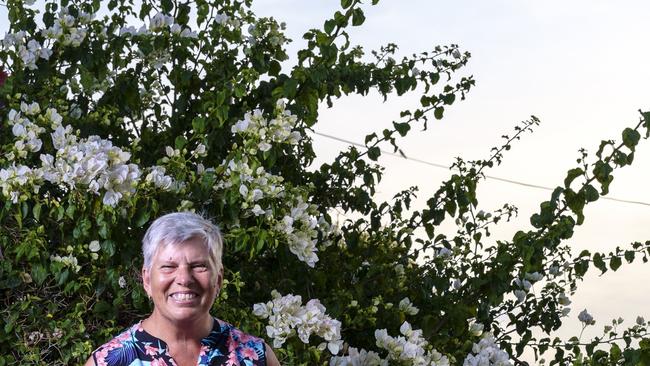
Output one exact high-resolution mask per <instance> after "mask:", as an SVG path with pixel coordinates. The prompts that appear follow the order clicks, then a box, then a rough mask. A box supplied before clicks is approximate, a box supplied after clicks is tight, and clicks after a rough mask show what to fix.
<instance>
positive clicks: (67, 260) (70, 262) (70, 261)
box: [50, 254, 81, 272]
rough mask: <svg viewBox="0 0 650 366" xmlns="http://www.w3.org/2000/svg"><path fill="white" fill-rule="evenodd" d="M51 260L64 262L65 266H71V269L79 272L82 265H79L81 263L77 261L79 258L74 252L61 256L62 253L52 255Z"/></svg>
mask: <svg viewBox="0 0 650 366" xmlns="http://www.w3.org/2000/svg"><path fill="white" fill-rule="evenodd" d="M50 260H51V261H52V262H59V263H62V264H63V265H64V266H65V267H70V269H72V270H73V271H75V272H79V270H80V269H81V266H79V263H78V262H77V258H76V257H75V256H74V255H72V254H69V255H67V256H65V257H61V256H60V255H51V256H50Z"/></svg>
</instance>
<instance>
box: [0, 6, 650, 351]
mask: <svg viewBox="0 0 650 366" xmlns="http://www.w3.org/2000/svg"><path fill="white" fill-rule="evenodd" d="M366 3H370V1H369V0H367V1H366ZM338 6H339V1H337V0H309V1H306V0H256V1H254V5H253V9H254V10H255V11H256V13H257V14H258V15H262V16H274V17H275V18H276V19H279V20H281V21H285V22H286V23H287V27H288V28H287V34H288V36H289V38H292V39H293V40H294V43H293V44H292V45H290V46H289V50H290V51H295V50H297V49H299V48H300V46H302V45H303V44H304V42H303V41H302V40H301V35H302V34H303V33H304V32H305V31H306V30H308V29H310V28H313V27H318V26H322V23H323V21H324V20H325V19H327V17H328V16H329V15H331V14H333V12H334V11H336V10H337V9H338ZM365 10H366V22H365V24H364V25H363V26H362V27H356V28H352V29H351V30H350V32H349V33H350V35H351V39H352V43H353V44H358V45H361V46H363V47H364V49H366V50H367V51H368V52H369V51H370V50H372V49H378V48H379V47H380V46H381V45H384V44H386V43H389V42H393V43H397V44H398V45H399V47H400V48H399V53H398V57H396V59H399V58H401V56H407V55H410V54H412V53H417V52H421V51H428V50H431V49H433V48H434V47H435V46H436V45H439V44H440V45H444V44H451V43H454V44H458V45H459V46H460V48H461V50H463V51H468V52H470V53H471V54H472V57H471V59H470V61H469V64H468V66H467V67H466V68H464V69H462V70H461V71H459V72H458V75H460V76H469V75H473V76H474V78H475V80H476V86H475V87H474V88H473V89H472V90H471V91H470V93H469V94H468V96H467V100H465V101H460V102H457V103H455V104H454V105H453V106H452V107H451V108H449V109H447V111H446V113H445V118H444V119H442V120H441V121H436V120H434V119H433V118H432V120H431V123H430V124H429V129H428V130H427V131H423V132H417V131H414V132H412V133H411V134H410V135H409V136H407V137H406V138H404V139H401V140H400V144H401V147H402V150H403V151H404V152H405V153H406V155H407V156H409V157H413V158H417V159H421V160H426V161H429V162H432V163H437V164H443V165H447V166H448V165H451V163H452V162H453V160H454V158H455V157H456V156H461V157H463V158H465V159H482V158H487V157H488V156H489V153H490V148H491V147H493V146H498V145H499V144H500V142H501V136H502V135H503V134H510V133H511V132H512V131H513V128H514V126H515V125H517V124H518V123H519V121H522V120H524V119H527V118H528V117H529V116H530V115H535V116H537V117H539V118H540V119H541V121H542V123H541V125H540V126H538V127H537V128H536V129H535V132H534V133H533V134H527V135H526V136H524V138H523V139H522V140H521V141H519V142H517V143H515V145H514V146H513V148H512V150H511V151H509V152H508V153H507V154H506V155H505V159H504V162H503V164H502V165H501V166H498V167H496V168H494V169H492V170H490V171H489V172H488V174H489V175H492V176H497V177H501V178H507V179H511V180H516V181H522V182H526V183H531V184H535V185H540V186H546V187H555V186H557V185H561V184H562V181H563V179H564V176H565V174H566V171H567V170H568V169H570V168H573V167H574V166H575V159H576V158H577V157H578V156H579V155H578V149H580V148H583V147H584V148H586V149H587V150H588V151H589V152H591V153H594V152H595V151H596V149H597V147H598V144H599V142H600V140H602V139H619V140H620V133H621V131H622V130H623V129H624V128H625V127H628V126H632V125H634V124H636V122H637V121H638V118H639V115H638V112H637V111H638V110H639V109H643V110H650V68H648V67H647V62H648V59H650V49H649V48H648V47H647V45H648V44H650V32H648V31H647V19H646V18H647V14H649V13H650V2H647V1H641V0H624V1H618V2H614V1H605V0H572V1H559V0H546V1H530V0H492V1H485V0H455V1H435V0H402V1H388V0H383V1H380V3H379V4H378V5H377V6H370V5H369V4H368V5H366V6H365ZM0 19H6V10H5V9H4V8H0ZM5 28H6V24H0V31H2V32H4V31H5V30H6V29H5ZM290 53H291V52H290ZM418 99H419V98H418V95H417V93H414V94H411V95H407V96H403V97H393V98H389V100H388V101H387V102H383V101H382V99H381V98H380V97H378V96H377V95H374V94H371V95H369V96H366V97H345V98H341V99H339V100H337V101H336V102H335V105H334V107H333V108H327V107H326V106H323V107H322V108H321V110H320V120H319V122H318V124H317V125H316V126H315V130H316V131H317V132H320V133H324V134H329V135H334V136H338V137H340V138H344V139H347V140H351V141H356V142H363V139H364V137H365V135H367V134H369V133H372V132H379V131H381V130H382V129H383V128H386V127H388V126H390V124H391V122H392V121H393V120H396V119H398V117H399V111H401V110H403V109H409V108H414V107H416V106H417V103H418ZM313 138H314V144H315V149H316V152H317V153H318V155H319V160H318V162H319V163H320V162H326V161H330V160H331V159H332V158H333V157H334V156H336V155H337V154H338V152H339V151H341V150H344V149H346V147H347V145H346V144H344V143H341V142H337V141H334V140H330V139H326V138H324V137H321V136H318V135H314V136H313ZM386 148H388V147H386ZM380 163H381V164H383V165H384V166H385V167H386V170H385V174H384V179H383V181H382V183H381V185H380V189H379V193H378V195H377V197H378V198H379V199H388V198H390V197H392V195H394V194H395V193H397V192H398V191H400V190H402V189H405V188H408V187H410V186H412V185H417V186H419V188H420V197H421V200H420V201H419V203H418V204H419V205H422V203H423V201H425V200H426V198H427V197H429V196H430V195H431V194H432V193H433V192H435V190H436V189H437V188H438V186H439V185H440V183H441V182H442V181H443V180H445V179H446V178H447V177H448V176H449V175H450V172H449V171H448V170H445V169H439V168H435V167H431V166H427V165H423V164H419V163H416V162H414V161H409V160H404V159H400V158H396V157H391V156H386V155H384V156H382V158H381V159H380ZM649 166H650V143H649V142H648V141H642V143H641V146H640V147H639V148H638V150H637V153H636V158H635V162H634V164H633V165H632V166H631V167H626V168H624V169H622V170H620V171H617V172H616V173H615V179H614V182H613V183H612V186H611V193H610V196H611V197H616V198H619V199H625V200H634V201H642V202H646V203H650V190H648V189H646V187H647V184H646V182H647V181H649V180H650V169H648V167H649ZM478 197H479V200H480V208H482V209H484V210H486V211H487V210H492V209H496V208H499V207H501V206H502V205H503V204H504V203H511V204H514V205H516V206H517V207H518V208H519V217H518V218H517V219H516V220H514V221H513V222H511V223H507V224H505V225H499V227H498V230H495V231H494V232H493V234H494V235H493V239H494V240H497V239H510V238H512V235H513V234H514V232H515V231H516V230H519V229H524V230H525V229H528V228H530V225H529V223H528V220H529V217H530V215H531V214H533V213H535V212H536V211H537V210H538V208H539V203H541V202H542V201H544V200H547V199H548V198H549V197H550V192H548V191H545V190H540V189H534V188H529V187H523V186H518V185H512V184H508V183H504V182H500V181H495V180H486V181H484V182H483V183H481V185H480V186H479V195H478ZM585 214H586V222H585V224H584V225H582V226H581V227H579V228H577V230H576V233H575V235H574V237H573V238H572V239H571V240H570V244H571V246H572V247H573V248H575V253H578V252H579V251H580V250H582V249H589V250H592V251H595V250H597V251H610V250H613V249H614V248H615V247H616V246H622V247H626V246H627V245H629V243H631V242H633V241H646V240H650V206H647V205H646V206H644V205H635V204H629V203H622V202H615V201H606V200H599V201H598V202H596V203H595V204H592V205H590V206H588V207H587V208H586V210H585ZM648 276H650V266H647V265H646V266H644V265H642V264H641V262H640V261H639V263H635V264H633V265H624V266H623V267H622V268H621V269H619V271H617V272H615V273H610V272H608V273H606V274H605V275H604V276H602V277H601V276H597V275H596V274H595V273H593V272H592V275H589V276H588V277H587V279H586V280H585V281H584V283H582V284H581V286H580V287H579V290H578V292H577V293H576V295H575V296H573V297H572V301H573V303H572V305H571V307H572V309H573V310H572V312H571V314H570V316H569V318H568V319H567V320H566V321H565V325H564V326H563V328H562V329H561V330H560V331H559V332H558V335H560V336H562V337H563V338H569V337H570V336H572V335H577V334H578V333H579V331H580V325H579V322H578V320H577V315H578V313H579V312H580V311H581V310H582V309H588V311H589V312H590V313H591V314H592V315H593V316H594V318H595V319H596V321H597V323H596V327H595V329H594V330H598V331H600V330H601V329H602V327H603V325H606V324H608V323H609V320H610V319H612V318H615V317H618V316H622V317H623V318H624V319H626V320H627V322H626V324H631V323H632V322H634V319H635V318H636V316H637V315H643V316H645V317H646V319H649V318H650V312H648V310H647V304H648V303H650V291H648V290H650V285H648V281H645V278H647V277H648ZM592 334H595V333H594V332H593V331H591V332H590V330H589V329H588V330H587V331H585V337H586V336H589V335H592ZM583 339H584V338H583Z"/></svg>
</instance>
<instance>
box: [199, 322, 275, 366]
mask: <svg viewBox="0 0 650 366" xmlns="http://www.w3.org/2000/svg"><path fill="white" fill-rule="evenodd" d="M210 337H214V338H213V339H214V340H216V339H217V338H220V339H221V342H218V341H217V342H215V343H217V344H218V345H217V348H222V347H223V348H222V352H220V353H221V354H223V355H224V356H226V357H231V358H232V357H236V358H237V360H238V361H239V363H241V364H246V365H265V364H266V356H267V355H266V343H265V342H264V340H263V339H262V338H260V337H257V336H254V335H252V334H249V333H246V332H244V331H242V330H241V329H239V328H237V327H235V326H233V325H232V324H230V323H228V322H226V321H223V320H221V319H217V318H215V326H214V329H213V332H212V334H211V335H210V336H209V337H208V338H210Z"/></svg>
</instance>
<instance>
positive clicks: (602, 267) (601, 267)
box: [594, 253, 607, 273]
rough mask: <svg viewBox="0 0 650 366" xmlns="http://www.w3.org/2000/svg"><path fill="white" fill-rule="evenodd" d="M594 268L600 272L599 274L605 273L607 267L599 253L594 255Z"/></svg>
mask: <svg viewBox="0 0 650 366" xmlns="http://www.w3.org/2000/svg"><path fill="white" fill-rule="evenodd" d="M594 266H596V268H598V269H599V270H600V272H601V273H605V272H607V265H606V264H605V261H603V255H602V254H600V253H596V254H594Z"/></svg>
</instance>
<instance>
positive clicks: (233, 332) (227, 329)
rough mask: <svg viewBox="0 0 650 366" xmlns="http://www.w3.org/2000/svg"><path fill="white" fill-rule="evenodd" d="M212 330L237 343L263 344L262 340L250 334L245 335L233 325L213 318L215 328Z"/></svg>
mask: <svg viewBox="0 0 650 366" xmlns="http://www.w3.org/2000/svg"><path fill="white" fill-rule="evenodd" d="M214 330H215V331H216V330H218V331H219V332H220V333H222V334H227V335H229V336H231V337H233V338H234V339H235V340H237V341H239V342H255V343H259V342H262V343H264V340H263V339H262V338H260V337H257V336H254V335H252V334H249V333H246V332H244V331H243V330H241V329H239V328H237V327H235V326H234V325H232V324H230V323H228V322H227V321H224V320H221V319H218V318H215V327H214Z"/></svg>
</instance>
